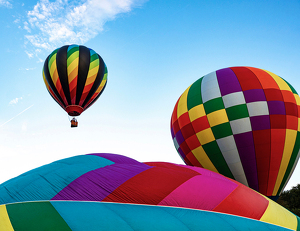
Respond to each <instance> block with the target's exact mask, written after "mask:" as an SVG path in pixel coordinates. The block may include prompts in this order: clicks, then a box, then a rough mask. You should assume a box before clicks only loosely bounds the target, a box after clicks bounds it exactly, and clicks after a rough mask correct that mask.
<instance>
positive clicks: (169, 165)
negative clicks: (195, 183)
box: [144, 162, 201, 175]
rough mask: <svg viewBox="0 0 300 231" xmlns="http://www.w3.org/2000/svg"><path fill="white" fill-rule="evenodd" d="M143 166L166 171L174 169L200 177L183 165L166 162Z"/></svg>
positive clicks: (150, 163)
mask: <svg viewBox="0 0 300 231" xmlns="http://www.w3.org/2000/svg"><path fill="white" fill-rule="evenodd" d="M144 163H145V164H147V165H149V166H155V167H160V168H167V169H174V170H176V171H178V170H179V169H180V171H183V172H188V173H195V174H196V175H201V174H200V173H199V172H197V171H194V170H193V169H190V168H189V167H187V166H185V165H179V164H172V163H168V162H144Z"/></svg>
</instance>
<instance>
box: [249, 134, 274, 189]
mask: <svg viewBox="0 0 300 231" xmlns="http://www.w3.org/2000/svg"><path fill="white" fill-rule="evenodd" d="M253 139H254V146H255V155H256V165H257V177H258V187H259V192H260V193H262V194H264V195H266V193H267V186H268V179H269V168H270V157H271V130H270V129H267V130H258V131H253Z"/></svg>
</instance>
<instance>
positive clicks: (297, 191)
mask: <svg viewBox="0 0 300 231" xmlns="http://www.w3.org/2000/svg"><path fill="white" fill-rule="evenodd" d="M277 203H278V204H280V205H281V206H283V207H285V208H286V209H288V210H290V211H291V212H292V213H294V214H296V215H297V216H300V184H298V185H297V186H294V187H293V188H292V189H290V190H287V191H284V192H283V193H282V194H281V196H280V197H279V198H278V200H277Z"/></svg>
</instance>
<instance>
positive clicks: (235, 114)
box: [226, 104, 249, 121]
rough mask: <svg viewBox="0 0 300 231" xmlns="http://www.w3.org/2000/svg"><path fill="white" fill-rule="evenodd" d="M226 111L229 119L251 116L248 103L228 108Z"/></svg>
mask: <svg viewBox="0 0 300 231" xmlns="http://www.w3.org/2000/svg"><path fill="white" fill-rule="evenodd" d="M226 113H227V116H228V119H229V121H232V120H237V119H242V118H246V117H249V113H248V108H247V104H240V105H236V106H233V107H229V108H226Z"/></svg>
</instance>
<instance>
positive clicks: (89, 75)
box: [87, 66, 99, 78]
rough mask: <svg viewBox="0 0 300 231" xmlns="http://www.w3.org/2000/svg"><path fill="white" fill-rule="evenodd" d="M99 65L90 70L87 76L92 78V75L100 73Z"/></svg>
mask: <svg viewBox="0 0 300 231" xmlns="http://www.w3.org/2000/svg"><path fill="white" fill-rule="evenodd" d="M98 70H99V66H96V67H94V68H93V69H91V70H89V73H88V76H87V78H91V77H92V76H94V75H96V74H97V73H98Z"/></svg>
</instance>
